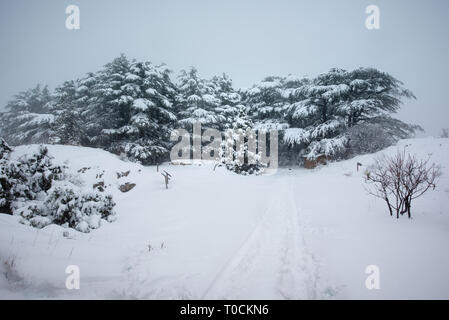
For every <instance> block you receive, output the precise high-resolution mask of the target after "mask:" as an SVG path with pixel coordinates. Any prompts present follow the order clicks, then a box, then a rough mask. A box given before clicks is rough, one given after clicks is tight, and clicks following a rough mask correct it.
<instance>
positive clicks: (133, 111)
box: [99, 56, 176, 164]
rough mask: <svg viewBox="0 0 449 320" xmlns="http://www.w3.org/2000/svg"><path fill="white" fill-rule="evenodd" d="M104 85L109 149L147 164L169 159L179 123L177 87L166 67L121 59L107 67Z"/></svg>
mask: <svg viewBox="0 0 449 320" xmlns="http://www.w3.org/2000/svg"><path fill="white" fill-rule="evenodd" d="M103 74H104V75H103V76H102V77H103V78H104V79H103V80H102V81H101V82H100V87H101V88H100V89H99V92H100V96H101V98H100V101H101V103H100V104H101V105H102V108H106V110H109V113H110V115H111V116H108V115H107V112H106V113H105V115H103V116H101V117H100V119H101V118H103V119H107V120H106V121H105V122H107V124H105V126H104V129H103V130H102V135H103V136H104V137H106V138H105V139H104V140H105V141H108V146H107V147H106V149H107V150H109V151H111V152H114V153H117V154H125V155H126V156H127V157H128V158H129V159H131V160H136V161H139V162H141V163H143V164H155V163H158V162H160V161H162V160H165V159H167V157H168V155H169V148H170V139H169V137H170V133H171V131H172V129H173V126H174V124H175V122H176V116H175V114H174V112H173V102H174V99H175V95H176V88H175V86H174V84H173V83H172V82H171V80H170V77H169V74H170V70H169V69H168V68H167V67H166V66H165V65H159V66H156V65H153V64H151V63H150V62H136V61H128V60H127V59H126V57H124V56H121V57H120V58H117V59H115V60H114V61H113V62H112V63H111V64H109V65H107V66H106V67H105V70H104V71H103Z"/></svg>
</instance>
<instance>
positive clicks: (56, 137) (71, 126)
mask: <svg viewBox="0 0 449 320" xmlns="http://www.w3.org/2000/svg"><path fill="white" fill-rule="evenodd" d="M78 87H79V84H78V82H76V81H66V82H64V83H63V84H62V85H61V86H59V87H57V88H56V89H55V93H54V94H53V99H52V102H51V109H52V112H53V114H55V116H56V118H55V121H54V123H53V137H52V139H51V141H52V143H59V144H66V145H74V146H77V145H82V144H84V143H83V142H85V140H86V138H85V137H86V135H85V133H84V128H83V122H84V121H83V119H82V117H81V112H82V108H83V107H84V105H83V104H82V103H81V102H80V101H79V100H78V98H79V93H78Z"/></svg>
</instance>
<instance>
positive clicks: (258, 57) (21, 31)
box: [0, 0, 449, 134]
mask: <svg viewBox="0 0 449 320" xmlns="http://www.w3.org/2000/svg"><path fill="white" fill-rule="evenodd" d="M70 4H75V5H78V6H79V8H80V13H81V29H80V30H67V29H66V28H65V20H66V14H65V8H66V7H67V6H68V5H70ZM371 4H374V5H377V6H379V8H380V27H381V28H380V30H367V29H366V28H365V19H366V17H367V15H366V14H365V8H366V7H367V6H368V5H371ZM448 15H449V1H447V0H430V1H429V0H427V1H424V0H419V1H418V0H414V1H410V0H386V1H381V0H371V1H364V0H313V1H312V0H308V1H305V0H290V1H288V0H250V1H249V0H238V1H237V0H226V1H224V0H220V1H216V0H201V1H200V0H176V1H175V0H158V1H156V0H127V1H125V0H122V1H111V0H78V1H76V0H72V1H65V0H39V1H32V0H26V1H25V0H1V2H0V41H1V51H0V55H1V59H0V70H1V72H0V106H4V105H5V103H6V102H7V101H8V100H9V99H10V97H11V96H12V95H13V94H15V93H17V92H18V91H21V90H24V89H27V88H29V87H33V86H35V85H36V84H37V83H42V84H48V85H49V86H50V87H51V88H54V86H56V85H58V84H60V83H61V82H63V81H64V80H69V79H74V78H77V77H80V76H82V75H83V74H85V73H86V72H88V71H96V70H98V69H99V68H100V67H101V66H102V65H104V64H105V63H107V62H109V61H110V60H112V59H113V58H114V57H116V56H118V55H119V54H120V53H122V52H123V53H125V54H126V55H128V56H129V57H132V58H137V59H144V60H150V61H152V62H154V63H161V62H165V63H167V64H168V65H169V66H170V67H171V68H172V69H173V71H174V72H175V73H176V72H178V71H179V70H180V69H182V68H186V67H188V66H192V65H193V66H196V67H197V68H198V70H199V72H200V74H201V75H202V76H204V77H210V76H212V75H214V74H220V73H222V72H226V73H228V74H229V75H230V76H231V77H232V79H233V80H234V83H235V85H236V86H237V87H248V86H250V85H251V84H252V83H255V82H257V81H260V80H261V79H262V78H263V77H264V76H267V75H288V74H290V73H291V74H295V75H300V76H302V75H309V76H315V75H317V74H319V73H322V72H326V71H328V70H329V69H330V68H332V67H340V68H345V69H352V68H357V67H360V66H364V67H377V68H380V69H382V70H384V71H387V72H389V73H391V74H392V75H393V76H395V77H396V78H398V79H399V80H401V81H403V82H404V83H405V86H406V87H407V88H408V89H410V90H412V91H413V92H414V93H415V95H416V96H417V98H418V100H416V101H406V104H405V106H404V108H403V111H402V112H401V113H400V114H399V117H400V118H401V119H403V120H406V121H410V122H414V123H418V124H421V125H422V126H423V127H424V128H425V129H426V131H427V133H428V134H438V133H439V131H440V130H441V128H442V127H449V103H448V95H449V85H448V75H449V62H448V58H449V41H448V39H449V35H448V31H449V19H448Z"/></svg>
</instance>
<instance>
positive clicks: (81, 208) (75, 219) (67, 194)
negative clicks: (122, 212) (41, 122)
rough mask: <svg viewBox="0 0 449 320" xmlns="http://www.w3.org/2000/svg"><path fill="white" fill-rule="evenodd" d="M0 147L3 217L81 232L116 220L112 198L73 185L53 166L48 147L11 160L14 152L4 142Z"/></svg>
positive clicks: (60, 168) (1, 206) (65, 175)
mask: <svg viewBox="0 0 449 320" xmlns="http://www.w3.org/2000/svg"><path fill="white" fill-rule="evenodd" d="M0 145H1V149H0V150H1V154H2V157H1V159H0V195H1V197H0V212H1V213H8V214H14V215H19V216H21V217H22V218H23V219H22V222H23V223H25V224H30V225H32V226H34V227H37V228H43V227H45V226H46V225H49V224H52V223H55V224H59V225H65V226H68V227H72V228H76V229H77V230H79V231H81V232H89V230H90V229H96V228H98V227H99V226H100V222H101V219H105V220H107V221H112V220H113V219H114V215H115V213H114V210H113V207H114V206H115V203H114V201H113V200H112V197H111V196H110V195H105V194H103V193H100V192H99V191H85V190H84V189H82V187H81V186H79V185H75V184H74V183H73V182H71V181H70V179H69V178H70V177H69V176H68V175H67V173H66V168H65V167H62V166H59V165H55V164H53V163H52V159H51V157H50V156H49V155H48V149H47V148H46V147H43V146H41V147H40V148H39V150H38V152H37V153H34V154H32V155H31V156H23V157H21V158H19V159H18V160H11V159H9V156H8V154H9V153H10V152H11V148H9V147H8V146H7V144H6V143H5V142H4V140H0Z"/></svg>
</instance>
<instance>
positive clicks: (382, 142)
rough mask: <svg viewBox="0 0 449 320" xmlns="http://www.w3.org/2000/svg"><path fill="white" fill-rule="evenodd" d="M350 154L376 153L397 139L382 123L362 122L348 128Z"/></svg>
mask: <svg viewBox="0 0 449 320" xmlns="http://www.w3.org/2000/svg"><path fill="white" fill-rule="evenodd" d="M346 136H347V138H348V153H349V154H348V156H353V155H358V154H365V153H374V152H377V151H380V150H382V149H385V148H387V147H389V146H391V145H392V144H394V143H395V142H396V141H395V139H394V138H393V137H392V136H391V135H390V134H388V133H387V132H386V131H385V130H384V129H383V128H382V126H381V125H380V124H376V123H362V124H358V125H355V126H353V127H351V128H349V129H348V131H347V134H346Z"/></svg>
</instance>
